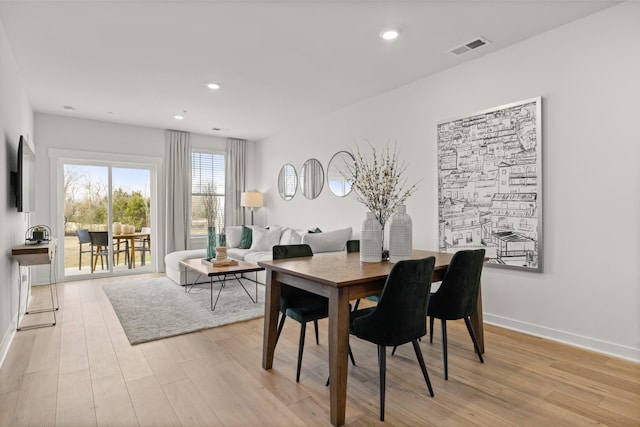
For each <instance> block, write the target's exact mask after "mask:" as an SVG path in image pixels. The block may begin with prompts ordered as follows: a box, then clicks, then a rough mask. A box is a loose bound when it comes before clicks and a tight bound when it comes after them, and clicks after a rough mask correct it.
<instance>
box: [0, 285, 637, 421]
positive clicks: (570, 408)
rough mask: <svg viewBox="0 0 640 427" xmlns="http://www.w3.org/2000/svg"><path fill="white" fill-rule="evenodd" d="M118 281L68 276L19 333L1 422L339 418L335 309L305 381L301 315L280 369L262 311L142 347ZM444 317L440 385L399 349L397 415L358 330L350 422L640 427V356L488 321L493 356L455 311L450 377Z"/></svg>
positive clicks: (437, 355)
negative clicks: (110, 287) (117, 300)
mask: <svg viewBox="0 0 640 427" xmlns="http://www.w3.org/2000/svg"><path fill="white" fill-rule="evenodd" d="M109 280H113V279H100V280H90V281H80V282H68V283H65V284H59V285H58V286H59V290H60V296H61V310H60V313H59V323H58V325H57V326H55V327H53V328H42V329H34V330H30V331H21V332H18V333H17V334H16V337H15V339H14V341H13V344H12V346H11V349H10V351H9V354H8V356H7V358H6V360H5V362H4V365H3V366H2V369H1V370H0V426H40V425H43V426H53V425H59V426H94V425H98V426H137V425H142V426H256V425H271V426H290V425H329V424H330V423H329V401H328V399H329V390H328V388H327V387H325V381H326V379H327V376H328V368H327V362H326V361H327V356H328V354H327V346H326V344H327V336H326V330H327V323H326V320H325V321H323V322H320V330H321V335H320V346H317V345H315V342H314V341H313V334H312V333H311V331H309V334H307V342H306V346H305V354H304V360H303V365H302V375H301V379H300V383H299V384H296V382H295V365H296V357H297V347H298V336H299V331H300V329H299V325H298V323H296V322H294V321H291V320H289V321H288V322H287V324H286V325H285V330H284V332H283V336H282V337H281V340H280V342H279V343H278V347H277V349H276V354H275V362H274V369H272V370H271V371H264V370H263V369H262V368H261V357H262V319H256V320H253V321H249V322H243V323H237V324H233V325H228V326H224V327H219V328H214V329H209V330H206V331H203V332H196V333H193V334H188V335H183V336H179V337H174V338H168V339H164V340H159V341H155V342H150V343H145V344H141V345H137V346H133V347H132V346H130V345H129V343H128V341H127V338H126V336H125V334H124V332H123V330H122V328H121V326H120V323H119V322H118V319H117V317H116V315H115V313H114V311H113V309H112V308H111V305H110V303H109V301H108V299H107V297H106V296H105V294H104V292H103V291H102V288H101V284H102V283H104V282H105V281H109ZM43 291H46V289H42V288H36V289H34V304H37V303H38V300H39V299H41V298H42V297H43ZM44 315H45V314H42V315H38V316H44ZM35 316H36V315H30V316H27V319H28V321H29V322H33V321H35V322H37V321H38V319H37V318H36V317H35ZM32 317H33V319H31V318H32ZM25 321H26V320H25ZM25 321H23V322H25ZM23 324H24V323H23ZM449 324H450V325H449ZM436 325H438V332H437V333H436V334H435V338H434V342H433V344H429V343H428V339H423V341H422V343H421V348H422V351H423V353H424V356H425V361H426V364H427V369H428V370H429V375H430V378H431V382H432V384H433V388H434V391H435V397H434V398H431V397H429V396H428V392H427V389H426V386H425V383H424V380H423V379H422V376H421V373H420V368H419V366H418V364H417V362H416V360H415V355H414V353H413V349H412V347H411V346H410V345H405V346H403V347H400V348H399V349H398V351H397V352H396V355H395V356H393V357H392V356H390V355H389V356H388V357H387V394H386V421H385V422H384V423H381V422H380V421H379V420H378V413H379V412H378V410H379V407H378V370H377V356H376V349H375V346H374V345H372V344H370V343H366V342H364V341H361V340H359V339H357V338H354V337H352V338H351V340H350V342H351V347H352V349H353V353H354V355H355V357H356V362H357V366H356V367H352V366H351V365H349V369H350V370H349V379H348V396H347V413H346V417H347V418H346V422H347V425H350V426H369V425H386V426H396V425H400V426H417V425H420V426H462V425H464V426H473V425H478V426H489V425H490V426H549V427H550V426H582V425H592V424H598V425H607V426H639V425H640V365H639V364H637V363H632V362H629V361H624V360H620V359H616V358H612V357H608V356H605V355H601V354H597V353H592V352H589V351H585V350H581V349H577V348H574V347H569V346H565V345H561V344H558V343H554V342H551V341H547V340H543V339H540V338H535V337H531V336H527V335H523V334H519V333H515V332H512V331H508V330H505V329H501V328H497V327H493V326H490V325H487V326H486V327H485V340H486V350H487V351H486V353H485V363H484V364H480V363H479V361H478V360H477V359H476V356H475V354H474V352H473V347H472V344H471V340H470V339H469V337H468V335H467V332H466V329H465V327H464V323H463V322H461V321H460V322H449V323H448V326H449V328H448V331H449V380H448V381H444V379H443V370H442V357H441V350H440V333H439V324H438V322H436ZM310 328H311V326H310Z"/></svg>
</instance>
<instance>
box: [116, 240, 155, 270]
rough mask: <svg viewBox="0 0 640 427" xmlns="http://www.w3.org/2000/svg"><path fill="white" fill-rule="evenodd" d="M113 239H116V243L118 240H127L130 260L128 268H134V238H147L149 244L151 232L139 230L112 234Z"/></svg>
mask: <svg viewBox="0 0 640 427" xmlns="http://www.w3.org/2000/svg"><path fill="white" fill-rule="evenodd" d="M113 239H114V240H117V243H120V240H128V241H129V260H131V267H129V268H136V245H135V241H136V239H147V241H148V243H149V245H151V233H144V232H141V231H138V232H135V233H126V234H114V235H113Z"/></svg>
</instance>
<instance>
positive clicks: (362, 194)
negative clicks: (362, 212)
mask: <svg viewBox="0 0 640 427" xmlns="http://www.w3.org/2000/svg"><path fill="white" fill-rule="evenodd" d="M369 146H370V147H371V151H372V153H371V155H370V156H368V155H366V154H362V153H361V152H360V149H359V148H358V147H357V146H356V153H355V162H354V163H353V165H347V167H346V171H345V172H344V177H345V178H346V179H347V180H348V181H350V182H352V186H351V188H352V189H353V190H354V191H353V193H354V194H355V197H356V200H358V201H359V202H360V203H362V204H363V205H365V206H366V207H367V208H369V210H370V211H371V213H373V215H374V216H375V219H376V220H377V221H378V223H379V224H380V228H381V231H380V235H381V237H380V240H381V244H380V248H379V249H380V250H379V257H378V259H377V260H378V261H380V260H382V259H386V258H387V257H386V256H385V251H384V227H385V224H386V223H387V221H388V220H389V217H390V216H391V214H392V213H393V212H394V211H395V209H396V206H398V205H402V204H403V203H404V202H405V200H407V198H408V197H409V196H410V195H411V194H413V192H414V191H415V190H416V188H417V187H416V184H413V185H411V186H410V187H409V188H408V189H406V190H405V185H406V183H407V180H406V178H403V177H402V174H403V173H404V172H405V171H406V169H407V166H406V164H405V163H404V162H399V160H398V151H397V150H396V149H394V151H393V152H391V151H390V150H389V145H388V144H387V147H386V149H384V150H383V151H382V153H377V152H376V149H375V148H374V147H373V146H372V145H371V144H369ZM366 221H369V213H367V220H365V222H366ZM363 224H364V223H363ZM363 243H365V242H362V241H361V246H362V245H363ZM360 251H361V253H362V247H361V248H360ZM361 256H362V255H361Z"/></svg>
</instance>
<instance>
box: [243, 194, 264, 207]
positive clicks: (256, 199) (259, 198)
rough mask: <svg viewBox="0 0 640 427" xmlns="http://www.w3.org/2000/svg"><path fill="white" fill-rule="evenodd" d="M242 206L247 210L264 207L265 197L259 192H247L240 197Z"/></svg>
mask: <svg viewBox="0 0 640 427" xmlns="http://www.w3.org/2000/svg"><path fill="white" fill-rule="evenodd" d="M240 206H243V207H247V208H261V207H263V206H264V196H263V194H262V193H258V192H257V191H247V192H245V193H242V194H241V195H240Z"/></svg>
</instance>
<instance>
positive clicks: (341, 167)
mask: <svg viewBox="0 0 640 427" xmlns="http://www.w3.org/2000/svg"><path fill="white" fill-rule="evenodd" d="M354 163H355V159H354V158H353V155H352V154H351V153H349V152H348V151H338V152H337V153H336V154H334V155H333V157H332V158H331V160H330V161H329V166H328V168H327V183H328V185H329V190H331V192H332V193H333V194H335V195H336V196H338V197H344V196H346V195H347V194H349V193H351V181H349V180H348V179H347V178H346V177H347V176H349V175H351V174H350V172H349V171H350V170H352V169H353V165H354Z"/></svg>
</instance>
